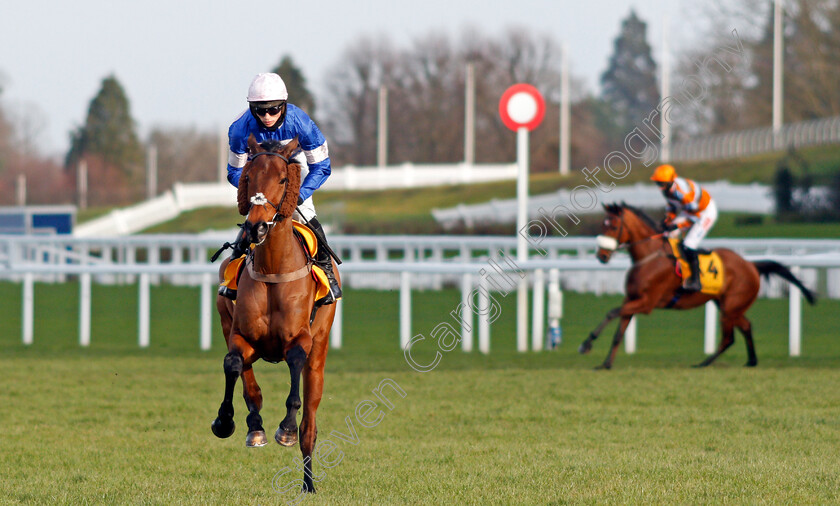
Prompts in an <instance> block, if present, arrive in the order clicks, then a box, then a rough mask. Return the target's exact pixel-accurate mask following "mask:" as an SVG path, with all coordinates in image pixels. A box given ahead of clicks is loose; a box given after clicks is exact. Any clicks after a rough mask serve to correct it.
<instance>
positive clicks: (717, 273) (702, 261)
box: [668, 238, 725, 295]
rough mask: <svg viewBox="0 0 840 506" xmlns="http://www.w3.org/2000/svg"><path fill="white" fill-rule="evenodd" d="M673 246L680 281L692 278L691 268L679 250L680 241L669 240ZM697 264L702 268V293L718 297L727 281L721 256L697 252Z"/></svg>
mask: <svg viewBox="0 0 840 506" xmlns="http://www.w3.org/2000/svg"><path fill="white" fill-rule="evenodd" d="M668 242H669V243H670V244H671V250H672V251H673V253H674V258H675V259H676V274H677V276H679V277H680V279H686V278H688V277H689V276H691V266H690V265H689V263H688V262H687V261H686V260H685V259H684V258H683V257H682V254H681V253H680V248H679V239H673V238H671V239H668ZM697 263H698V265H699V266H700V285H701V286H702V288H701V289H700V291H701V292H703V293H705V294H708V295H717V294H719V293H720V291H721V290H722V289H723V281H724V279H725V271H724V266H723V261H722V260H721V259H720V256H719V255H718V254H717V253H715V252H714V251H711V250H707V249H702V250H697Z"/></svg>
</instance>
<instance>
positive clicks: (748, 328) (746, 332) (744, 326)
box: [735, 316, 758, 367]
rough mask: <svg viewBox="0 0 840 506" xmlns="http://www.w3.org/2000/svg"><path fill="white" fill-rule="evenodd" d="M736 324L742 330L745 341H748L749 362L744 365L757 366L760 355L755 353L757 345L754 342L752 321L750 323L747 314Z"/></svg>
mask: <svg viewBox="0 0 840 506" xmlns="http://www.w3.org/2000/svg"><path fill="white" fill-rule="evenodd" d="M735 326H736V327H738V330H740V331H741V334H742V335H743V336H744V341H746V343H747V363H746V364H744V366H745V367H755V366H757V365H758V357H757V356H756V354H755V345H754V344H753V337H752V323H750V321H749V320H747V318H746V317H745V316H741V318H740V319H739V320H738V321H737V322H736V323H735Z"/></svg>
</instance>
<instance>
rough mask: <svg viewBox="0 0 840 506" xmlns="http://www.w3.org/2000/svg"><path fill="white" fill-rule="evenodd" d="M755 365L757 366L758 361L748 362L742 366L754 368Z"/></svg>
mask: <svg viewBox="0 0 840 506" xmlns="http://www.w3.org/2000/svg"><path fill="white" fill-rule="evenodd" d="M757 365H758V360H750V361H748V362H747V363H746V364H744V367H755V366H757Z"/></svg>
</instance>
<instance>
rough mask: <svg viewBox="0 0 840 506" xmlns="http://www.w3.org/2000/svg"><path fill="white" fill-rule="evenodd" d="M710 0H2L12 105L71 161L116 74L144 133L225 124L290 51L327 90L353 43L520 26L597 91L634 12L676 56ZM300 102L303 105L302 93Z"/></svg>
mask: <svg viewBox="0 0 840 506" xmlns="http://www.w3.org/2000/svg"><path fill="white" fill-rule="evenodd" d="M702 3H704V0H695V1H691V2H689V1H688V0H591V1H580V0H578V1H574V2H572V1H566V0H563V1H559V0H516V1H512V2H503V1H495V0H425V1H402V0H357V1H347V0H324V1H318V0H309V1H306V2H287V1H273V2H271V1H260V0H245V1H230V0H201V1H196V0H188V1H182V0H145V1H144V2H133V1H120V0H108V1H105V0H72V1H67V0H60V1H59V0H55V1H45V0H27V1H16V2H12V1H11V0H10V1H4V2H3V5H2V7H0V83H2V87H3V89H4V91H3V94H2V95H0V100H2V103H3V105H4V107H5V108H6V109H7V110H9V111H10V112H11V113H12V114H13V115H14V116H15V117H17V118H20V117H21V115H24V116H25V117H26V121H25V124H26V125H28V126H27V127H26V129H25V130H24V131H32V130H34V132H31V135H30V138H32V139H34V142H36V143H37V144H38V145H39V149H40V150H41V152H42V153H44V154H55V155H59V156H63V154H64V153H65V152H66V150H67V147H68V145H69V141H68V139H69V132H70V131H71V130H72V129H73V128H75V127H77V126H79V125H81V124H82V123H83V122H84V120H85V115H86V113H87V107H88V105H89V103H90V100H91V99H92V98H93V97H94V95H95V94H96V93H97V92H98V90H99V87H100V84H101V81H102V79H103V78H104V77H106V76H107V75H109V74H112V73H113V74H114V75H116V77H117V79H118V80H119V82H120V83H121V84H122V85H123V87H124V88H125V91H126V93H127V95H128V98H129V100H130V103H131V112H132V115H133V116H134V118H135V119H136V121H137V123H138V127H139V133H140V135H141V136H142V137H143V138H145V136H146V135H147V134H148V131H149V129H150V128H152V127H155V126H179V127H190V126H193V127H196V128H199V129H201V130H205V131H217V132H218V131H222V130H224V129H226V128H227V126H228V124H229V123H230V122H231V121H232V120H233V119H234V118H235V116H236V115H237V114H238V113H239V112H240V111H242V110H243V109H244V108H245V95H246V93H247V88H248V84H249V83H250V81H251V78H252V77H253V76H254V75H255V74H256V73H258V72H265V71H268V70H270V69H271V68H272V67H273V66H275V65H276V64H277V63H278V62H279V61H280V57H281V56H282V55H284V54H289V55H291V56H292V58H293V59H294V60H295V62H296V63H297V64H298V65H299V66H300V67H301V68H302V70H303V72H304V75H305V76H306V78H307V79H308V81H309V83H310V85H311V88H312V89H313V90H314V92H315V94H316V98H317V95H318V93H319V91H320V90H321V89H322V86H323V82H324V77H325V74H326V72H327V71H328V69H330V68H331V67H332V66H334V65H335V64H336V63H337V61H338V58H339V56H340V54H341V52H342V51H343V49H344V48H345V47H346V45H347V44H348V43H349V42H351V41H353V40H355V39H356V38H358V37H359V36H361V35H363V34H379V33H386V34H388V35H389V36H390V37H391V38H392V39H393V40H394V41H395V42H396V43H398V44H401V45H406V44H407V43H408V42H409V41H411V40H412V38H413V37H417V36H421V35H425V34H427V33H429V32H430V31H432V30H438V31H441V30H443V31H446V32H447V33H450V34H452V35H455V34H457V33H458V32H459V30H460V29H461V28H463V27H465V26H473V27H478V28H480V29H481V30H482V31H484V32H485V33H488V34H490V33H492V32H493V31H497V30H503V29H505V28H507V27H510V26H518V27H522V28H523V29H532V30H536V31H538V32H542V33H550V34H551V35H553V36H554V37H555V39H556V40H558V41H565V42H566V43H567V44H568V47H569V52H570V57H571V64H572V72H573V73H574V74H575V75H576V76H579V77H581V78H583V79H584V80H585V83H586V85H587V87H588V88H589V89H590V90H597V86H598V78H599V75H600V74H601V72H603V71H604V69H605V68H606V65H607V59H608V57H609V54H610V53H611V51H612V41H613V39H614V38H615V36H616V34H617V33H618V29H619V24H620V21H621V19H622V18H624V17H625V16H627V14H628V13H629V11H630V9H631V8H635V9H636V11H637V13H638V14H639V16H640V17H641V18H642V19H644V20H645V21H647V22H648V35H649V37H648V40H649V42H650V43H651V45H652V46H653V47H654V51H655V52H654V57H655V58H656V60H657V61H659V59H660V53H659V50H660V48H661V37H662V24H663V18H664V15H666V14H667V15H668V16H669V19H670V22H669V25H670V27H671V34H672V35H671V40H672V43H673V48H672V49H673V52H676V51H678V50H679V49H680V47H681V46H685V45H686V44H689V43H690V41H691V40H692V37H696V36H697V34H699V33H701V32H702V27H701V26H699V25H697V23H699V21H697V16H696V14H697V12H698V9H697V4H702ZM292 101H294V100H292Z"/></svg>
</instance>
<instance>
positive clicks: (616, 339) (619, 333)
mask: <svg viewBox="0 0 840 506" xmlns="http://www.w3.org/2000/svg"><path fill="white" fill-rule="evenodd" d="M632 319H633V315H630V316H622V317H621V321H620V322H618V328H617V329H615V335H613V341H612V347H611V348H610V352H609V353H608V354H607V358H606V359H605V360H604V363H603V364H601V365H599V366H598V367H596V369H612V363H613V361H614V360H615V354H616V352H617V351H618V346H619V345H620V344H621V340H622V339H623V338H624V332H625V331H626V330H627V326H628V325H630V320H632Z"/></svg>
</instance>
